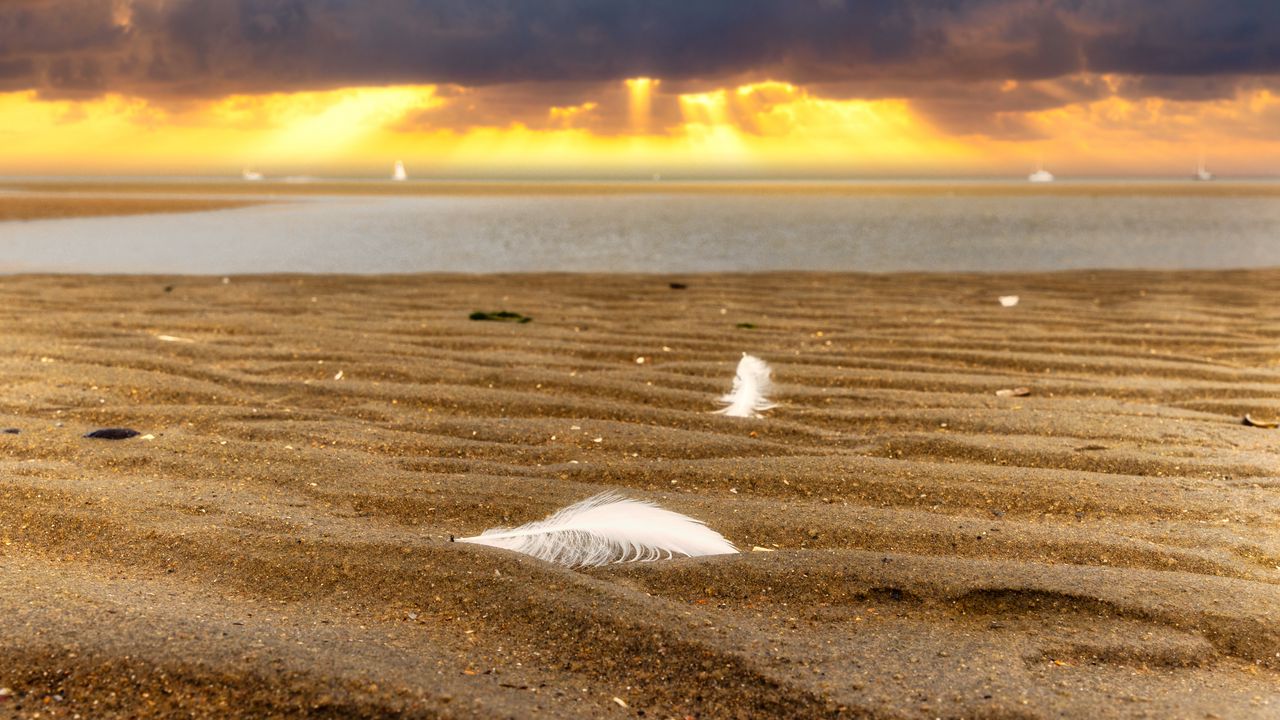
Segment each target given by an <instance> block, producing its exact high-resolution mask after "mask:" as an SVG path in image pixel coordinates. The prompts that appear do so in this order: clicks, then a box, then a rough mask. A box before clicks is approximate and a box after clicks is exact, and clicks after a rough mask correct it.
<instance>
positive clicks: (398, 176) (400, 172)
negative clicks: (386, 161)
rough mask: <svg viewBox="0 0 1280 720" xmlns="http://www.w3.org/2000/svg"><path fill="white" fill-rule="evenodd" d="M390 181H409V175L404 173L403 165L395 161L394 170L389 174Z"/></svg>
mask: <svg viewBox="0 0 1280 720" xmlns="http://www.w3.org/2000/svg"><path fill="white" fill-rule="evenodd" d="M391 179H392V180H395V181H396V182H404V181H405V180H408V179H409V173H407V172H405V171H404V163H402V162H400V161H399V160H397V161H396V169H395V171H394V172H392V173H391Z"/></svg>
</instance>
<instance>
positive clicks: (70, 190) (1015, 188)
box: [0, 179, 1280, 199]
mask: <svg viewBox="0 0 1280 720" xmlns="http://www.w3.org/2000/svg"><path fill="white" fill-rule="evenodd" d="M0 189H3V190H9V191H11V192H27V193H38V194H44V195H68V194H69V195H82V196H83V195H90V196H104V195H105V196H125V197H127V196H130V195H145V196H148V197H152V198H155V197H163V196H165V195H180V196H186V197H189V198H195V199H199V198H205V197H210V196H213V197H217V196H237V197H254V198H264V197H265V198H288V197H291V196H293V197H296V196H328V195H333V196H368V195H387V196H479V197H490V196H499V197H504V196H517V197H530V196H563V195H666V194H679V195H766V196H770V197H773V196H778V195H795V196H799V197H810V196H814V195H825V196H832V195H834V196H839V197H882V196H890V197H901V196H924V197H934V196H943V197H1027V196H1040V197H1267V198H1270V197H1280V183H1277V182H1274V181H1271V180H1252V181H1250V180H1217V181H1214V182H1190V181H1181V180H1165V181H1141V180H1136V181H1135V180H1126V181H1110V182H1108V181H1097V180H1068V181H1064V182H1056V183H1028V182H1022V181H1020V180H1017V179H1013V180H1003V181H1001V180H973V181H954V180H937V181H929V180H906V181H898V182H895V181H864V182H843V181H839V180H835V181H808V180H797V181H791V182H787V181H773V180H764V181H720V180H703V181H690V180H664V181H662V182H650V181H613V182H611V181H600V182H578V181H562V182H555V181H545V180H539V181H520V180H512V181H506V182H498V181H488V180H476V181H460V180H413V181H410V182H390V181H385V180H384V181H377V180H365V181H350V180H324V179H317V180H313V181H308V182H286V181H278V180H271V181H264V182H238V181H221V182H219V181H189V182H184V181H170V182H145V181H120V180H112V181H75V182H72V181H25V182H12V181H11V182H9V183H5V184H0Z"/></svg>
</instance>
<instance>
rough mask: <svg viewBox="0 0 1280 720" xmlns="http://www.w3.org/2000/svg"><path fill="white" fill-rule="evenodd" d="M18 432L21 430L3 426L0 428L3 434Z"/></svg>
mask: <svg viewBox="0 0 1280 720" xmlns="http://www.w3.org/2000/svg"><path fill="white" fill-rule="evenodd" d="M20 432H22V431H21V430H19V429H18V428H5V429H4V430H0V433H4V434H5V435H17V434H18V433H20Z"/></svg>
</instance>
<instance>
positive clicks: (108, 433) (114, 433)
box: [85, 428, 142, 440]
mask: <svg viewBox="0 0 1280 720" xmlns="http://www.w3.org/2000/svg"><path fill="white" fill-rule="evenodd" d="M141 434H142V433H140V432H138V431H137V430H131V429H129V428H102V429H101V430H94V431H93V432H91V433H85V437H87V438H95V439H97V440H127V439H129V438H131V437H137V436H139V435H141Z"/></svg>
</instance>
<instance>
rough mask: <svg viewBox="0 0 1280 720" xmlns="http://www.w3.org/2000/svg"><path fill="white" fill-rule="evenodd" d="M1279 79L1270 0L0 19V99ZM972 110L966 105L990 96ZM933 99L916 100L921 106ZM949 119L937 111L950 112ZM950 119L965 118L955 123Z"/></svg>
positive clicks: (86, 7) (434, 6)
mask: <svg viewBox="0 0 1280 720" xmlns="http://www.w3.org/2000/svg"><path fill="white" fill-rule="evenodd" d="M1082 72H1089V73H1121V74H1128V75H1133V76H1141V77H1144V78H1153V79H1151V80H1147V81H1145V84H1144V85H1143V88H1144V90H1143V92H1153V93H1160V94H1167V95H1170V96H1177V95H1179V94H1185V95H1190V96H1200V95H1204V94H1205V93H1206V92H1208V93H1209V94H1212V92H1211V90H1209V89H1208V88H1209V87H1210V86H1207V85H1206V83H1205V80H1204V79H1205V78H1216V77H1221V78H1224V81H1223V82H1222V83H1217V87H1219V88H1220V87H1223V86H1224V85H1225V86H1228V87H1229V86H1230V85H1231V83H1232V82H1234V79H1235V78H1239V77H1250V76H1252V77H1257V76H1267V75H1272V74H1276V73H1278V72H1280V2H1276V0H1220V1H1215V2H1209V1H1207V0H898V1H894V0H807V1H806V0H4V1H3V2H0V87H4V88H14V87H25V88H31V89H37V90H40V91H42V92H44V93H47V94H55V95H57V94H85V93H94V92H101V91H104V90H115V91H121V92H127V93H133V94H139V95H146V96H151V97H172V96H203V95H219V94H225V93H228V92H262V91H274V90H299V89H317V88H326V87H337V86H344V85H371V84H391V83H406V82H418V83H448V84H456V85H463V86H488V85H499V84H506V85H512V84H520V83H539V84H542V83H546V84H552V83H554V84H560V85H565V84H574V83H580V84H590V83H602V82H608V81H616V80H618V79H621V78H625V77H635V76H653V77H661V78H663V79H664V80H665V81H668V82H671V83H681V82H683V83H689V84H697V83H699V82H702V83H714V82H718V81H725V80H727V79H732V80H746V79H759V78H765V77H768V78H773V79H779V80H788V81H792V82H799V83H826V84H839V83H853V84H858V83H861V84H862V85H864V86H865V87H866V88H867V89H868V91H869V92H871V93H882V94H898V95H902V94H904V93H906V92H908V91H910V90H912V89H913V88H915V89H916V90H920V89H922V88H928V87H937V86H938V85H940V84H942V83H945V82H955V83H961V84H973V85H975V86H982V85H983V84H984V83H990V82H995V81H1001V80H1006V79H1015V80H1021V81H1036V80H1053V79H1056V78H1063V77H1066V76H1070V75H1073V74H1078V73H1082ZM985 93H986V91H985V90H983V91H981V92H978V93H977V94H976V95H974V97H975V98H981V97H984V96H985ZM926 99H927V98H926ZM942 104H945V103H942ZM957 107H958V106H957Z"/></svg>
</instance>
